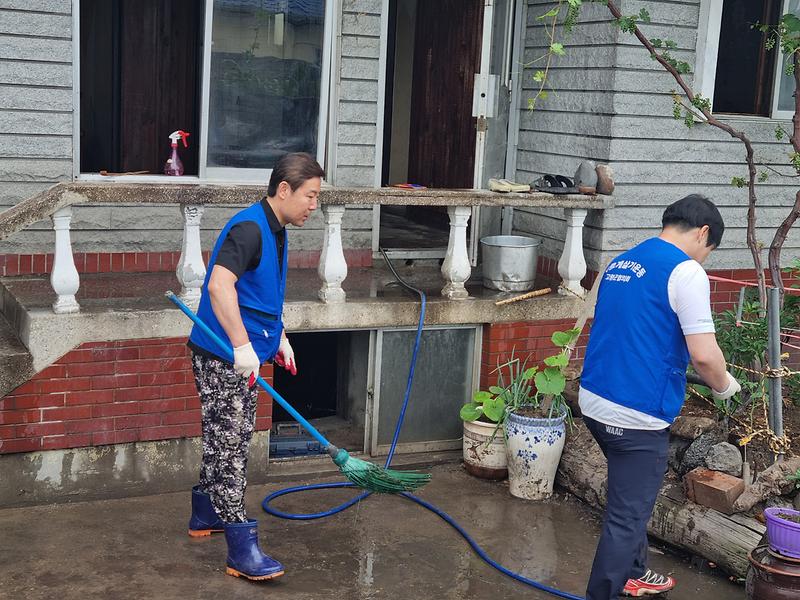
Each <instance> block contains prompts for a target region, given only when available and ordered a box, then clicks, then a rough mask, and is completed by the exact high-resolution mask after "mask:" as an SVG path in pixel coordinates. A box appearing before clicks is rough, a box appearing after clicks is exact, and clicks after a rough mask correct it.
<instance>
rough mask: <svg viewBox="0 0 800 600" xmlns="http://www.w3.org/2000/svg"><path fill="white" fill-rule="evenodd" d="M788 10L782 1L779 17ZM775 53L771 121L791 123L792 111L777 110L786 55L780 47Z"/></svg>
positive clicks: (776, 47) (787, 4)
mask: <svg viewBox="0 0 800 600" xmlns="http://www.w3.org/2000/svg"><path fill="white" fill-rule="evenodd" d="M788 10H789V0H783V1H782V4H781V16H783V15H785V14H786V11H788ZM775 52H778V56H777V57H776V60H775V73H774V75H773V80H772V111H771V114H772V118H773V119H780V120H786V121H791V120H792V117H794V110H781V109H779V108H778V103H779V102H780V99H781V86H780V82H781V79H782V75H783V69H784V66H783V65H784V63H785V60H786V55H785V54H784V53H783V52H781V51H780V46H778V45H776V46H775Z"/></svg>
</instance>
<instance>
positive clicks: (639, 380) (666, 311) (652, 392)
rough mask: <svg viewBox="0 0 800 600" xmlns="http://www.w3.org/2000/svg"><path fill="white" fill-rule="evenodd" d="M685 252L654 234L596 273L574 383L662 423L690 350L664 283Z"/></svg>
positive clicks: (678, 393) (670, 412)
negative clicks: (587, 329)
mask: <svg viewBox="0 0 800 600" xmlns="http://www.w3.org/2000/svg"><path fill="white" fill-rule="evenodd" d="M686 260H690V257H689V256H687V255H686V253H685V252H683V251H682V250H680V249H679V248H677V247H676V246H674V245H672V244H670V243H669V242H665V241H664V240H662V239H659V238H652V239H649V240H647V241H645V242H642V243H641V244H639V245H638V246H636V247H635V248H632V249H631V250H629V251H628V252H625V253H624V254H621V255H620V256H618V257H617V258H616V259H615V260H614V261H613V262H612V263H611V264H610V265H609V266H608V269H606V272H605V273H604V274H603V275H602V277H603V280H602V282H601V283H600V292H599V295H598V300H597V307H596V308H595V318H594V323H593V325H592V331H591V334H590V335H589V345H588V347H587V349H586V357H585V361H584V367H583V374H582V375H581V386H582V387H583V388H584V389H586V390H588V391H590V392H593V393H595V394H597V395H598V396H601V397H603V398H605V399H606V400H610V401H611V402H615V403H616V404H619V405H621V406H625V407H627V408H632V409H634V410H638V411H640V412H643V413H645V414H648V415H650V416H653V417H656V418H659V419H662V420H664V421H666V422H668V423H671V422H672V420H673V419H674V418H675V417H676V416H677V415H678V413H679V412H680V410H681V406H682V405H683V400H684V395H685V393H686V367H687V366H688V365H689V350H688V349H687V347H686V339H685V338H684V336H683V331H682V330H681V326H680V322H679V321H678V316H677V315H676V314H675V312H674V311H673V310H672V308H671V307H670V304H669V296H668V293H667V284H668V282H669V277H670V275H671V274H672V271H673V269H675V267H676V266H677V265H678V264H680V263H682V262H684V261H686Z"/></svg>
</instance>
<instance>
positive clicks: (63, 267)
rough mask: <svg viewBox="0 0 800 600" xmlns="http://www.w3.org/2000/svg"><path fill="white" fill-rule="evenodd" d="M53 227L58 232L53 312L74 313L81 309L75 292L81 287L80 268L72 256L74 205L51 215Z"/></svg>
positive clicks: (53, 276) (53, 273) (52, 282)
mask: <svg viewBox="0 0 800 600" xmlns="http://www.w3.org/2000/svg"><path fill="white" fill-rule="evenodd" d="M50 219H51V220H52V221H53V229H54V230H55V232H56V250H55V255H54V258H53V272H52V273H50V285H52V286H53V290H54V291H55V293H56V295H57V296H58V297H57V298H56V301H55V302H53V312H55V313H58V314H62V313H74V312H78V311H79V310H80V305H79V304H78V301H77V300H75V294H76V293H77V291H78V288H79V287H80V284H81V282H80V278H79V277H78V269H76V268H75V258H74V257H73V256H72V240H71V239H70V222H71V221H72V207H71V206H67V207H65V208H61V209H59V210H57V211H56V212H55V213H53V215H52V216H51V217H50Z"/></svg>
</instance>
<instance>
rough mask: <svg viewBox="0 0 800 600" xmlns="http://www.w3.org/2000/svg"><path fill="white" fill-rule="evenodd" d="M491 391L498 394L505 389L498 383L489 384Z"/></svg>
mask: <svg viewBox="0 0 800 600" xmlns="http://www.w3.org/2000/svg"><path fill="white" fill-rule="evenodd" d="M489 391H490V392H492V394H494V395H495V396H497V395H499V394H502V393H503V392H504V391H505V390H504V389H503V388H501V387H498V386H496V385H492V386H489Z"/></svg>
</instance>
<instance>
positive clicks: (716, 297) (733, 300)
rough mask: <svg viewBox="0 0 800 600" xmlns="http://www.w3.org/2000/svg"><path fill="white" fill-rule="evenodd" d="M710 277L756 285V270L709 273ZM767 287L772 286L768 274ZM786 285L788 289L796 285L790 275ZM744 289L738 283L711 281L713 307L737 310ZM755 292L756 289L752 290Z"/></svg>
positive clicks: (785, 274)
mask: <svg viewBox="0 0 800 600" xmlns="http://www.w3.org/2000/svg"><path fill="white" fill-rule="evenodd" d="M708 274H709V275H714V276H716V277H724V278H726V279H734V280H736V281H747V282H751V283H756V282H757V278H756V271H755V269H732V270H730V269H728V270H724V269H723V270H718V271H709V272H708ZM766 277H767V285H770V281H771V278H770V274H769V272H768V271H767V272H766ZM783 281H784V284H785V285H786V286H787V287H788V286H789V285H790V284H792V283H795V282H794V281H792V280H791V277H790V275H789V274H788V273H784V280H783ZM741 288H742V286H741V285H739V284H737V283H728V282H725V281H711V306H712V307H713V308H714V310H715V311H717V312H721V311H723V310H736V306H737V305H738V303H739V290H740V289H741ZM751 289H753V290H755V289H756V288H751Z"/></svg>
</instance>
